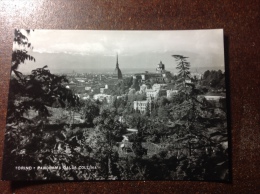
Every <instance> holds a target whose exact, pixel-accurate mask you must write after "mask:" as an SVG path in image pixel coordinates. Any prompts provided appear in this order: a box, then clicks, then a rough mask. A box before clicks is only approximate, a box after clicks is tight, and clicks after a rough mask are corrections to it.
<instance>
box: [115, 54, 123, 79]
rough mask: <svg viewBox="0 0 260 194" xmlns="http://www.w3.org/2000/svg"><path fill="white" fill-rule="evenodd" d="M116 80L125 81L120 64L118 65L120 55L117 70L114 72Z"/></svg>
mask: <svg viewBox="0 0 260 194" xmlns="http://www.w3.org/2000/svg"><path fill="white" fill-rule="evenodd" d="M114 78H117V79H123V75H122V72H121V70H120V68H119V64H118V55H116V68H115V71H114Z"/></svg>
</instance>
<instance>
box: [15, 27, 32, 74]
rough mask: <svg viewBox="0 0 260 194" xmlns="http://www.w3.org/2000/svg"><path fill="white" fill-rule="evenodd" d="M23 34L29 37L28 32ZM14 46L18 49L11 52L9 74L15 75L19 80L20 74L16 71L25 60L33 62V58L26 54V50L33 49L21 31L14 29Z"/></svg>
mask: <svg viewBox="0 0 260 194" xmlns="http://www.w3.org/2000/svg"><path fill="white" fill-rule="evenodd" d="M24 33H26V34H27V35H29V34H30V30H25V31H24ZM14 45H15V46H16V47H18V48H19V49H14V50H13V54H12V66H11V72H13V73H15V75H16V76H17V77H18V78H20V76H21V74H22V73H21V72H19V71H17V69H18V67H19V65H20V64H22V63H24V62H25V61H26V60H30V61H35V58H34V57H33V56H31V55H29V54H28V51H27V49H28V48H30V49H32V48H33V47H32V45H31V43H30V42H29V41H28V38H27V37H26V35H24V34H23V33H22V31H21V30H18V29H15V31H14Z"/></svg>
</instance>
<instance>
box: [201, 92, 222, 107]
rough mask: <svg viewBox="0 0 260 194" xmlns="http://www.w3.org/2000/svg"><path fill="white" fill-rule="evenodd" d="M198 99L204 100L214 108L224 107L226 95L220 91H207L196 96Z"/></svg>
mask: <svg viewBox="0 0 260 194" xmlns="http://www.w3.org/2000/svg"><path fill="white" fill-rule="evenodd" d="M198 100H200V101H202V102H204V103H205V104H206V105H207V106H211V107H216V108H226V96H225V95H224V94H221V93H219V94H218V93H216V94H215V93H208V94H205V95H200V96H198Z"/></svg>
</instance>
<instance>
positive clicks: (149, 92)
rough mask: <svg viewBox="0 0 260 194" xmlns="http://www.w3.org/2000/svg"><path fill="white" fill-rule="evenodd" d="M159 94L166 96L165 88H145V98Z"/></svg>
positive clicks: (158, 95)
mask: <svg viewBox="0 0 260 194" xmlns="http://www.w3.org/2000/svg"><path fill="white" fill-rule="evenodd" d="M161 96H166V90H154V89H147V90H146V98H147V99H156V98H158V97H161Z"/></svg>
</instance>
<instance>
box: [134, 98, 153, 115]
mask: <svg viewBox="0 0 260 194" xmlns="http://www.w3.org/2000/svg"><path fill="white" fill-rule="evenodd" d="M147 106H151V103H150V101H148V100H143V101H134V109H135V110H139V111H140V112H141V113H145V111H146V110H147ZM149 108H151V107H149Z"/></svg>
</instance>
